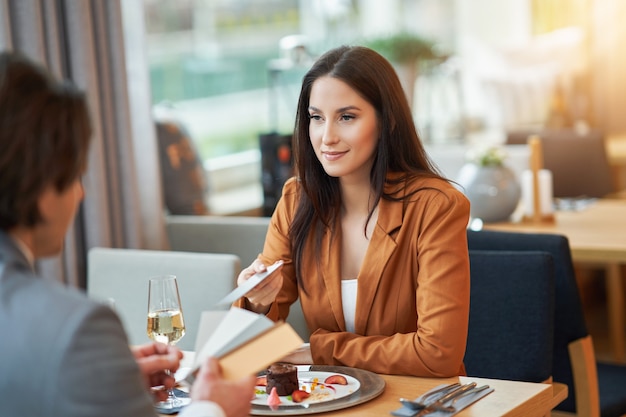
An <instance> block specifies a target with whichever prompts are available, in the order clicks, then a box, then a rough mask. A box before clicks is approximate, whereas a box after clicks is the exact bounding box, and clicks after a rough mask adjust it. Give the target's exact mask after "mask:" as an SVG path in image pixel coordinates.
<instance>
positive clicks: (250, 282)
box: [216, 260, 283, 306]
mask: <svg viewBox="0 0 626 417" xmlns="http://www.w3.org/2000/svg"><path fill="white" fill-rule="evenodd" d="M282 264H283V261H281V260H278V261H276V262H274V263H273V264H272V265H270V266H268V267H267V269H266V270H265V271H264V272H259V273H256V274H254V275H252V276H251V277H250V278H248V279H247V280H246V281H245V282H243V283H242V284H241V285H240V286H238V287H237V288H235V289H234V290H232V291H231V292H230V293H228V294H226V296H224V298H222V299H221V300H220V301H218V302H217V304H216V305H218V306H220V305H228V304H232V303H234V302H235V301H237V300H238V299H240V298H241V297H243V296H244V295H246V294H247V293H248V292H249V291H250V290H251V289H252V288H254V287H256V286H257V285H259V284H260V283H261V282H262V281H263V280H264V279H265V278H267V277H269V276H270V275H272V273H273V272H274V271H276V270H277V269H278V267H280V266H281V265H282Z"/></svg>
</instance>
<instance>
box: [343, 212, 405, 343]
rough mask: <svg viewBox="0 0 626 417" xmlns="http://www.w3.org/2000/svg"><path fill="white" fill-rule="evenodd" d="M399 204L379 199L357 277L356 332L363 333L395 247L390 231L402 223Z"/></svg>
mask: <svg viewBox="0 0 626 417" xmlns="http://www.w3.org/2000/svg"><path fill="white" fill-rule="evenodd" d="M402 208H403V204H402V203H401V202H392V201H387V200H381V202H380V204H379V215H378V222H377V223H376V227H375V228H374V234H373V235H372V239H371V240H370V243H369V246H368V248H367V253H366V254H365V259H364V260H363V265H361V271H360V272H359V277H358V286H357V299H356V317H355V326H354V327H355V331H356V332H357V333H359V334H364V332H365V329H366V328H367V323H368V319H369V318H370V311H371V309H372V304H373V302H374V296H375V295H376V292H377V291H378V286H379V285H380V280H381V278H382V274H383V271H384V270H385V266H386V265H387V262H388V261H389V258H390V257H391V255H392V254H393V252H394V251H395V249H396V246H397V245H396V241H395V239H394V238H393V237H392V233H393V232H394V231H395V230H397V229H398V228H399V227H400V226H401V225H402V215H403V213H402V212H403V209H402ZM340 296H341V295H340ZM340 301H341V300H340ZM342 314H343V313H342Z"/></svg>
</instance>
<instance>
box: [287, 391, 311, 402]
mask: <svg viewBox="0 0 626 417" xmlns="http://www.w3.org/2000/svg"><path fill="white" fill-rule="evenodd" d="M310 395H311V394H309V393H308V392H306V391H302V390H299V389H297V390H295V391H294V392H292V393H291V400H292V401H293V402H294V403H301V402H302V401H304V400H306V399H307V398H309V396H310Z"/></svg>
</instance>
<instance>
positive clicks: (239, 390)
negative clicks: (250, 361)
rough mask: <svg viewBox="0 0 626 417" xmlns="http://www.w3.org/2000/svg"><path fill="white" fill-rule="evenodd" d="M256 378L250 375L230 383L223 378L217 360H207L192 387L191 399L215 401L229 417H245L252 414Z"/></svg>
mask: <svg viewBox="0 0 626 417" xmlns="http://www.w3.org/2000/svg"><path fill="white" fill-rule="evenodd" d="M255 384H256V377H255V376H254V375H250V376H247V377H244V378H241V379H240V380H238V381H228V380H226V379H224V378H223V377H222V370H221V368H220V365H219V363H218V362H217V359H215V358H209V359H207V360H206V361H205V362H204V363H203V364H202V367H201V368H200V371H199V372H198V375H197V376H196V380H195V382H194V384H193V386H192V387H191V399H192V400H195V401H213V402H214V403H217V404H218V405H219V406H220V407H222V410H224V413H226V415H227V416H228V417H244V416H246V417H247V416H248V415H249V413H250V407H251V405H250V401H251V400H252V398H253V397H254V387H255Z"/></svg>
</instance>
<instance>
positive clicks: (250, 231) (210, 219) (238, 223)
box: [165, 216, 310, 341]
mask: <svg viewBox="0 0 626 417" xmlns="http://www.w3.org/2000/svg"><path fill="white" fill-rule="evenodd" d="M165 222H166V227H167V235H168V238H169V243H170V248H171V249H172V250H176V251H190V252H212V253H234V254H235V255H237V256H239V259H241V262H242V265H243V266H244V267H245V266H248V265H250V264H251V263H252V262H253V261H254V260H255V259H256V258H257V255H258V254H259V253H261V252H262V251H263V245H264V244H265V235H266V234H267V228H268V226H269V224H270V218H269V217H248V216H167V217H166V219H165ZM287 322H288V323H289V324H290V325H291V327H293V328H294V329H295V331H296V332H297V333H298V334H299V335H300V337H301V338H302V339H303V340H305V341H308V340H309V334H310V332H309V329H308V327H307V324H306V321H305V319H304V314H303V313H302V307H301V306H300V300H297V301H296V302H295V303H293V304H292V305H291V308H290V309H289V316H288V317H287Z"/></svg>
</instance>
